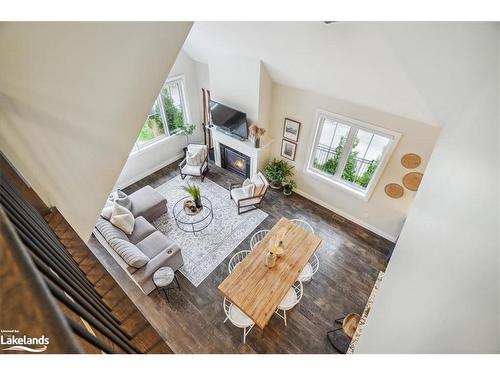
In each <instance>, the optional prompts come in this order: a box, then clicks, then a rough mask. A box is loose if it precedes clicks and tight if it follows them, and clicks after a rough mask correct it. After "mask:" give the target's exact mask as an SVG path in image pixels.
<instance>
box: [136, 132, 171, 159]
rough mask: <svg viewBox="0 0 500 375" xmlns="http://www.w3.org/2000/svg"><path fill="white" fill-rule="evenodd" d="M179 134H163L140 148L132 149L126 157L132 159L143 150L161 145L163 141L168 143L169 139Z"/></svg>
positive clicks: (146, 150)
mask: <svg viewBox="0 0 500 375" xmlns="http://www.w3.org/2000/svg"><path fill="white" fill-rule="evenodd" d="M179 135H180V134H178V133H176V134H172V135H167V136H164V137H161V138H160V139H158V140H157V141H154V142H150V143H148V144H146V145H145V146H143V147H142V148H141V149H139V150H134V151H132V152H131V153H130V154H129V156H128V158H129V159H133V158H134V157H137V156H139V155H141V154H143V153H145V152H148V151H150V150H152V149H154V148H156V147H157V146H160V145H163V144H164V143H169V142H171V141H173V140H174V139H175V138H178V136H179Z"/></svg>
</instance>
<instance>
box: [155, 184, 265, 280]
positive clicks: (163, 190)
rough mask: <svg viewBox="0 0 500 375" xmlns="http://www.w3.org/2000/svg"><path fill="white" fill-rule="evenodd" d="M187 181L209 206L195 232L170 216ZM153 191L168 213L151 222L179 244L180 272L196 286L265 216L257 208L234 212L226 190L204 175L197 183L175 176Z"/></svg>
mask: <svg viewBox="0 0 500 375" xmlns="http://www.w3.org/2000/svg"><path fill="white" fill-rule="evenodd" d="M188 182H189V183H195V184H196V185H198V186H199V187H200V189H201V194H202V195H203V196H205V197H207V198H208V199H209V200H210V201H211V202H212V208H213V215H214V217H213V220H212V222H211V223H210V225H208V227H207V228H206V229H204V230H202V231H201V232H199V233H196V234H193V233H187V232H184V231H183V230H181V229H179V227H178V226H177V224H176V223H175V219H174V217H173V207H174V205H175V203H176V202H177V201H179V200H180V199H182V198H183V197H185V196H186V195H187V193H186V192H185V191H184V190H182V187H183V186H185V185H186V183H188ZM156 190H157V191H158V192H159V193H160V194H162V195H163V196H164V197H166V198H167V202H168V213H166V214H165V215H162V216H160V217H159V218H158V219H156V220H155V221H154V222H153V225H154V226H155V227H156V228H157V229H158V230H159V231H160V232H162V233H163V234H165V235H166V236H168V237H169V238H171V239H172V240H173V241H175V242H176V243H177V244H178V245H179V246H180V247H181V249H182V256H183V258H184V266H183V267H182V268H181V269H180V272H181V273H182V274H183V275H184V276H186V278H187V279H188V280H189V281H190V282H191V283H192V284H193V285H194V286H196V287H197V286H199V285H200V284H201V283H202V282H203V280H205V278H206V277H207V276H208V275H210V273H211V272H212V271H213V270H214V269H215V268H216V267H217V266H218V265H219V264H220V263H221V262H222V261H223V260H224V259H225V258H226V257H227V256H228V255H229V254H230V253H231V252H232V251H233V250H234V249H235V248H236V247H237V246H238V245H239V244H240V243H241V242H242V241H243V240H244V239H245V238H247V237H248V236H249V235H250V233H252V231H253V230H254V229H255V228H256V227H257V226H258V225H259V224H260V223H261V222H262V221H263V220H264V219H265V218H266V217H267V214H266V213H265V212H264V211H262V210H259V209H257V210H254V211H251V212H248V213H245V214H242V215H238V212H237V209H236V205H235V203H234V202H233V201H232V200H231V199H230V198H229V191H228V190H226V189H224V188H223V187H222V186H220V185H217V184H216V183H215V182H213V181H211V180H209V179H208V178H205V180H204V181H203V182H201V181H200V179H199V178H194V177H190V176H188V177H186V179H185V180H182V179H181V177H180V176H177V177H175V178H173V179H172V180H170V181H168V182H166V183H164V184H163V185H161V186H159V187H157V188H156Z"/></svg>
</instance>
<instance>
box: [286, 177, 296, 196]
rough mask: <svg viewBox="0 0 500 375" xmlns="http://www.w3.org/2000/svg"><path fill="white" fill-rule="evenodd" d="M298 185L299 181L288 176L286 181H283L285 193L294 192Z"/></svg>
mask: <svg viewBox="0 0 500 375" xmlns="http://www.w3.org/2000/svg"><path fill="white" fill-rule="evenodd" d="M296 187H297V183H296V182H295V180H293V179H291V178H288V179H287V180H286V181H285V182H283V194H285V195H290V194H292V191H293V189H295V188H296Z"/></svg>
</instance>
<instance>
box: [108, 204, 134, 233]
mask: <svg viewBox="0 0 500 375" xmlns="http://www.w3.org/2000/svg"><path fill="white" fill-rule="evenodd" d="M109 222H110V223H111V224H113V225H114V226H115V227H117V228H120V229H121V230H122V231H124V232H125V233H127V234H132V231H133V230H134V224H135V219H134V215H132V212H130V211H129V210H127V209H126V208H125V207H123V206H120V205H119V204H118V203H115V205H114V206H113V210H112V212H111V218H110V219H109Z"/></svg>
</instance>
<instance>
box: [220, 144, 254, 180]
mask: <svg viewBox="0 0 500 375" xmlns="http://www.w3.org/2000/svg"><path fill="white" fill-rule="evenodd" d="M220 154H221V155H220V156H221V167H222V168H225V169H228V170H230V171H232V172H234V173H236V174H238V175H240V176H242V177H250V163H251V160H250V157H249V156H247V155H245V154H242V153H241V152H239V151H237V150H235V149H232V148H231V147H228V146H226V145H224V144H221V145H220Z"/></svg>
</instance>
